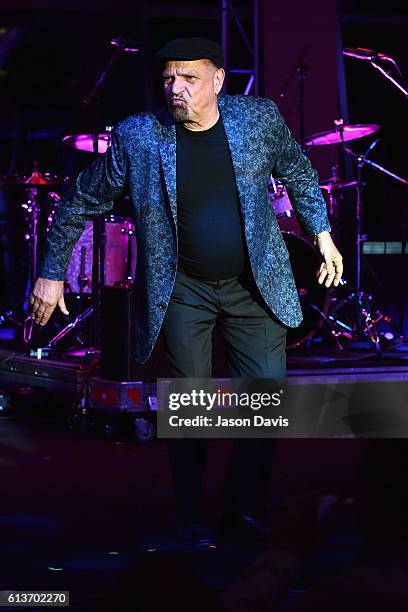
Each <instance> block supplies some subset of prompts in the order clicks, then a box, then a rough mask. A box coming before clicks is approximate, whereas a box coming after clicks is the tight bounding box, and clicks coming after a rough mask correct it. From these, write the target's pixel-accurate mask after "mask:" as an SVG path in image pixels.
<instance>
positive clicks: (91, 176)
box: [40, 95, 329, 363]
mask: <svg viewBox="0 0 408 612" xmlns="http://www.w3.org/2000/svg"><path fill="white" fill-rule="evenodd" d="M218 103H219V110H220V114H221V116H222V120H223V123H224V127H225V132H226V136H227V140H228V144H229V148H230V151H231V157H232V163H233V167H234V172H235V177H236V183H237V188H238V194H239V200H240V205H241V211H242V218H243V222H244V227H245V237H246V242H247V247H248V252H249V257H250V262H251V266H252V271H253V275H254V278H255V281H256V284H257V286H258V288H259V290H260V292H261V294H262V296H263V298H264V300H265V302H266V303H267V305H268V306H269V307H270V309H271V310H272V312H273V313H274V314H275V315H276V316H277V318H278V319H279V320H280V321H282V322H283V323H284V324H286V325H287V326H289V327H296V326H297V325H299V323H300V322H301V320H302V312H301V308H300V304H299V299H298V293H297V289H296V286H295V282H294V279H293V274H292V270H291V266H290V262H289V254H288V251H287V248H286V245H285V243H284V241H283V238H282V235H281V232H280V229H279V226H278V223H277V219H276V216H275V214H274V212H273V209H272V207H271V204H270V201H269V199H268V194H267V185H268V179H269V176H270V175H271V174H272V175H273V176H274V177H275V178H279V179H280V180H281V181H282V183H284V184H285V185H286V188H287V191H288V194H289V197H290V200H291V202H292V205H293V207H294V209H295V211H296V214H297V216H298V219H299V221H300V223H301V226H302V228H303V231H304V232H305V233H306V234H313V233H318V232H321V231H323V230H328V229H329V222H328V218H327V213H326V204H325V201H324V199H323V197H322V195H321V192H320V188H319V185H318V179H317V173H316V171H315V170H313V169H312V167H311V165H310V162H309V160H308V158H307V157H306V156H305V155H304V154H303V153H302V151H301V149H300V147H299V145H298V144H297V143H296V142H295V140H294V139H293V138H292V136H291V134H290V132H289V129H288V127H287V125H286V123H285V121H284V119H283V118H282V116H281V115H280V113H279V111H278V109H277V107H276V105H275V104H274V102H272V101H271V100H268V99H265V98H255V97H250V96H242V95H238V96H229V95H221V96H220V97H219V101H218ZM203 180H205V175H203ZM126 185H127V186H128V187H129V189H130V193H131V197H132V202H133V211H134V220H135V224H136V236H137V250H138V260H137V270H136V282H135V294H136V309H135V311H136V321H135V325H136V352H135V354H136V360H137V361H138V362H140V363H144V362H145V361H146V360H147V359H148V357H149V355H150V353H151V351H152V349H153V347H154V344H155V342H156V340H157V337H158V334H159V331H160V328H161V325H162V322H163V318H164V315H165V313H166V308H167V304H168V302H169V300H170V296H171V293H172V290H173V286H174V281H175V275H176V269H177V194H176V130H175V126H174V122H173V119H172V116H171V115H170V114H169V113H168V112H167V111H159V112H158V113H152V112H146V113H140V114H138V115H132V116H131V117H128V118H127V119H125V120H124V121H122V122H120V123H119V124H118V125H117V126H116V127H115V129H114V130H113V134H112V145H111V146H110V147H109V148H108V150H107V152H106V154H105V155H103V156H101V157H99V158H98V159H97V160H96V161H95V162H94V163H93V164H92V165H90V166H89V167H88V168H86V169H85V170H84V171H83V172H81V173H80V174H79V176H78V178H77V179H76V181H75V183H73V184H72V187H71V189H70V190H68V192H67V193H66V194H65V195H64V197H63V198H62V200H61V205H60V207H59V208H58V210H57V212H56V214H55V217H54V221H53V223H52V227H51V230H50V232H49V235H48V239H47V247H46V251H45V256H44V258H43V261H42V263H41V267H40V275H41V276H42V277H43V278H49V279H53V280H62V279H64V278H65V272H66V269H67V267H68V263H69V260H70V256H71V253H72V249H73V247H74V245H75V243H76V241H77V240H78V239H79V237H80V235H81V233H82V231H83V229H84V226H85V223H86V221H87V220H88V219H90V218H92V217H94V216H97V215H100V214H106V213H107V212H109V211H110V210H112V208H113V203H114V200H115V199H117V198H118V197H119V196H120V195H121V193H122V192H123V190H124V187H125V186H126ZM108 255H109V254H108Z"/></svg>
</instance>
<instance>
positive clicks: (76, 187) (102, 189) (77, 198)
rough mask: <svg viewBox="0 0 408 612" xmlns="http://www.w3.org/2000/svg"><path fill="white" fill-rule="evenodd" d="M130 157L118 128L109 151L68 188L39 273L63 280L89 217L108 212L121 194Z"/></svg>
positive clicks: (54, 223) (56, 216)
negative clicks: (127, 154) (127, 155)
mask: <svg viewBox="0 0 408 612" xmlns="http://www.w3.org/2000/svg"><path fill="white" fill-rule="evenodd" d="M127 170H128V161H127V157H126V152H125V149H124V146H123V144H122V142H121V137H120V135H119V133H118V130H117V129H115V130H113V132H112V144H111V146H110V147H109V148H108V149H107V151H106V153H105V154H104V155H102V156H101V157H99V158H98V159H97V160H96V161H94V162H93V164H91V165H90V166H88V168H85V170H83V171H82V172H81V173H80V174H79V175H78V177H77V179H76V181H74V182H73V183H72V184H71V185H70V187H68V188H67V190H66V192H65V193H64V195H63V197H62V198H61V202H60V204H59V207H58V209H57V211H56V213H55V215H54V219H53V221H52V224H51V228H50V231H49V233H48V237H47V242H46V247H45V253H44V257H43V259H42V261H41V265H40V270H39V275H40V276H41V277H42V278H48V279H50V280H64V278H65V272H66V269H67V267H68V264H69V261H70V257H71V254H72V250H73V248H74V246H75V244H76V242H77V241H78V239H79V238H80V236H81V234H82V232H83V230H84V227H85V224H86V222H87V220H88V219H92V218H93V217H97V216H98V215H101V214H106V213H107V212H109V211H110V210H112V208H113V204H114V201H115V200H116V199H117V198H118V197H119V196H120V195H121V193H122V191H123V188H124V185H125V182H126V177H127Z"/></svg>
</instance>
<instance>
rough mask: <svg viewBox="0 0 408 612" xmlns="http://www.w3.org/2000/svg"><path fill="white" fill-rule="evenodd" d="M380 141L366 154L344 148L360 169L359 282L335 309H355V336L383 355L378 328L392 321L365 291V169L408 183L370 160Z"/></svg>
mask: <svg viewBox="0 0 408 612" xmlns="http://www.w3.org/2000/svg"><path fill="white" fill-rule="evenodd" d="M377 142H378V140H377V141H375V142H373V143H372V144H371V145H370V147H369V148H368V150H367V151H366V152H365V153H364V154H362V153H355V152H354V151H352V150H351V149H350V148H348V147H346V146H345V145H344V142H343V145H342V150H343V151H344V152H345V153H346V154H348V155H351V156H352V157H353V159H354V160H355V162H356V166H357V184H356V280H355V291H354V292H352V293H350V294H349V295H348V296H347V297H346V298H345V299H344V300H340V301H339V302H338V303H337V304H336V307H335V313H336V316H337V313H338V312H339V310H340V309H341V308H342V307H343V306H345V305H352V306H354V321H353V324H354V326H353V333H354V335H355V337H361V336H366V337H368V339H369V340H370V342H372V343H373V345H374V347H375V349H376V351H381V346H380V334H379V332H378V329H377V324H378V323H379V322H380V321H381V320H385V321H387V322H389V321H390V319H389V317H388V316H386V315H384V314H383V313H382V312H381V311H380V310H379V309H378V308H377V306H376V302H375V299H374V297H373V296H372V295H369V294H367V293H365V292H364V291H362V289H361V255H362V246H361V245H362V244H363V243H364V241H365V240H366V239H367V237H366V235H365V234H364V233H363V221H362V216H363V210H364V198H363V190H364V182H363V168H364V165H368V166H371V167H373V168H375V169H377V170H379V171H380V172H383V173H385V174H387V175H388V176H391V177H392V178H394V179H395V180H397V181H399V182H400V183H403V184H405V185H408V181H407V180H406V179H404V178H402V177H400V176H398V175H396V174H394V173H393V172H391V171H389V170H387V169H385V168H383V167H382V166H380V164H377V163H375V162H373V161H371V160H370V159H368V155H369V154H370V153H371V151H372V150H373V148H374V146H375V145H376V144H377Z"/></svg>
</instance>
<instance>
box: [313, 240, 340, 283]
mask: <svg viewBox="0 0 408 612" xmlns="http://www.w3.org/2000/svg"><path fill="white" fill-rule="evenodd" d="M316 246H317V248H318V249H319V251H320V254H321V255H322V257H323V259H324V261H323V263H322V265H321V266H320V269H319V270H318V272H317V274H316V275H317V282H318V283H319V285H322V284H323V283H324V286H325V287H330V286H331V284H332V283H333V285H334V286H335V287H337V286H338V284H339V282H340V279H341V276H342V274H343V258H342V256H341V254H340V253H339V251H338V250H337V248H336V245H335V244H334V242H333V240H332V237H331V236H330V232H320V234H317V235H316Z"/></svg>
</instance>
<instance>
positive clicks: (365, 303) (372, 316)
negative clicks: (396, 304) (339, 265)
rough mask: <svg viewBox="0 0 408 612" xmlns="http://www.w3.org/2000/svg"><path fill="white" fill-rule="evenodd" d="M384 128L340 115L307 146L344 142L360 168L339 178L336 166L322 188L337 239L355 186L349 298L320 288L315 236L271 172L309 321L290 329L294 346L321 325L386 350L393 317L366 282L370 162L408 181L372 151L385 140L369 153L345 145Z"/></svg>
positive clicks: (272, 192)
mask: <svg viewBox="0 0 408 612" xmlns="http://www.w3.org/2000/svg"><path fill="white" fill-rule="evenodd" d="M379 129H380V126H379V125H376V124H357V125H345V124H344V122H343V120H342V119H338V120H335V121H334V128H332V129H330V130H327V131H325V132H320V133H317V134H314V135H312V136H310V137H309V138H307V139H306V141H305V146H306V147H307V148H308V147H318V146H325V145H332V146H333V145H336V146H338V147H341V152H342V153H344V154H345V155H348V156H350V157H351V158H352V159H353V160H354V162H355V164H356V168H357V172H356V175H357V178H356V179H352V180H349V179H344V178H341V177H339V176H338V174H337V172H338V171H337V166H334V168H333V171H334V172H333V176H331V177H330V178H329V179H328V180H326V181H323V182H321V183H320V188H321V189H322V190H323V191H325V192H326V193H327V197H328V206H327V208H328V217H329V222H330V226H331V228H332V234H333V237H334V240H335V243H336V244H338V243H339V241H340V237H341V228H340V224H339V216H340V215H339V212H340V210H339V208H340V196H341V194H342V192H343V191H344V190H345V189H349V188H355V219H356V235H355V264H356V277H355V282H354V290H353V291H352V292H350V293H348V294H347V295H346V297H344V299H338V298H337V297H334V295H333V294H334V290H333V289H331V290H326V289H325V288H322V287H321V286H318V288H317V287H316V276H315V274H314V271H315V270H316V268H317V267H318V265H319V264H320V260H319V255H318V254H317V252H316V249H315V247H314V245H312V243H311V241H309V240H308V239H307V238H305V237H304V236H302V233H301V229H300V226H299V224H298V221H297V219H296V217H295V214H294V211H293V208H292V205H291V203H290V200H289V197H288V194H287V193H286V190H285V188H284V186H282V185H281V184H280V183H279V181H276V180H274V179H273V178H272V177H271V180H270V184H269V196H270V199H271V202H272V206H273V209H274V211H275V214H276V216H277V218H278V223H279V226H280V228H281V230H282V234H283V237H284V240H285V242H286V245H287V247H288V250H289V254H290V257H291V264H292V269H293V273H294V276H295V281H296V285H297V287H298V292H299V297H300V301H301V304H302V310H303V314H304V321H303V323H302V324H301V326H300V327H298V328H296V329H295V330H289V332H288V346H289V347H297V346H299V345H301V344H303V343H304V342H305V341H306V340H308V339H309V338H311V337H312V336H313V335H314V333H315V331H316V329H318V328H320V329H321V330H322V331H323V332H325V331H326V332H327V333H328V334H329V335H330V336H331V337H332V338H334V339H335V342H336V346H337V347H338V348H343V342H342V341H343V340H348V341H353V342H357V341H360V340H368V341H369V342H370V343H371V345H372V346H373V347H374V348H375V350H376V351H378V352H379V351H381V345H380V340H381V334H380V332H379V329H378V324H379V323H380V322H381V321H382V322H385V323H387V324H389V323H390V321H391V320H390V318H389V317H388V316H387V315H385V314H383V313H382V312H381V311H380V310H379V308H378V306H377V302H376V300H375V299H374V297H373V296H372V295H370V294H368V293H366V292H364V291H363V290H362V287H361V263H362V260H361V257H362V244H363V242H364V240H365V239H366V237H365V234H364V233H363V225H362V220H363V203H364V202H363V190H364V182H363V177H362V170H363V167H364V165H369V166H371V167H373V168H374V169H376V170H378V171H380V172H383V173H384V174H387V175H388V176H390V177H392V178H393V179H395V180H397V181H399V182H400V183H402V184H405V185H407V184H408V181H407V180H406V179H404V178H402V177H400V176H398V175H396V174H394V173H393V172H390V171H389V170H387V169H386V168H384V167H382V166H380V165H379V164H377V163H375V162H372V161H371V160H370V159H369V157H368V156H369V154H370V153H371V151H372V150H373V149H374V147H375V146H376V144H377V143H378V141H379V139H377V140H374V141H373V142H372V143H371V144H370V146H369V147H368V149H367V150H366V152H365V153H364V154H359V153H355V152H354V151H352V150H351V149H350V148H349V147H347V146H346V144H345V143H346V142H350V141H354V140H357V139H360V138H363V137H366V136H371V135H373V134H375V133H376V132H377V131H378V130H379ZM313 264H315V265H313ZM346 284H347V281H345V280H344V279H341V285H343V286H344V285H346Z"/></svg>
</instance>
